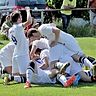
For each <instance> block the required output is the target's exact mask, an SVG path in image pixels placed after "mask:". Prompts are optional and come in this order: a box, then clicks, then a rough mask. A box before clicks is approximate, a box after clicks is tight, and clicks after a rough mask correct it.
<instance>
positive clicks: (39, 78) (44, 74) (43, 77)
mask: <svg viewBox="0 0 96 96" xmlns="http://www.w3.org/2000/svg"><path fill="white" fill-rule="evenodd" d="M49 74H50V70H42V69H40V68H38V73H37V74H35V73H34V74H33V76H32V80H31V83H36V84H37V83H39V84H44V83H53V84H54V83H56V78H54V79H50V77H49Z"/></svg>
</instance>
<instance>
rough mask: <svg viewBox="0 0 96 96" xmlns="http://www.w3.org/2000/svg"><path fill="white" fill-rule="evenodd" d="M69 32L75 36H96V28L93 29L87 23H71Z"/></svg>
mask: <svg viewBox="0 0 96 96" xmlns="http://www.w3.org/2000/svg"><path fill="white" fill-rule="evenodd" d="M95 31H96V30H95ZM68 33H70V34H72V35H73V36H75V37H96V34H95V32H94V30H92V31H91V27H90V25H86V26H84V27H83V26H81V27H77V26H72V25H70V26H69V27H68Z"/></svg>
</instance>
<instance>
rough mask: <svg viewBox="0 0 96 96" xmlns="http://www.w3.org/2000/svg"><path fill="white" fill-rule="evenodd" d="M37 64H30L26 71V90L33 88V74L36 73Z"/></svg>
mask: <svg viewBox="0 0 96 96" xmlns="http://www.w3.org/2000/svg"><path fill="white" fill-rule="evenodd" d="M34 69H35V63H34V62H30V64H29V66H28V67H27V70H26V83H25V86H24V88H30V87H31V81H32V78H33V74H34V73H35V70H34Z"/></svg>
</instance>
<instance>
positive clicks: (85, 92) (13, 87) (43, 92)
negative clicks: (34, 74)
mask: <svg viewBox="0 0 96 96" xmlns="http://www.w3.org/2000/svg"><path fill="white" fill-rule="evenodd" d="M77 40H78V42H79V44H80V46H81V48H82V49H83V51H84V53H85V54H87V55H91V56H93V57H95V58H96V38H88V37H87V38H77ZM0 42H3V43H4V45H5V44H6V43H8V41H0ZM4 45H1V44H0V48H2V47H3V46H4ZM2 82H3V81H2V80H1V79H0V96H96V83H79V85H78V87H74V86H72V87H69V88H63V86H61V85H59V84H55V85H52V84H44V85H32V88H30V89H24V84H17V83H15V82H11V83H10V84H9V85H3V84H2Z"/></svg>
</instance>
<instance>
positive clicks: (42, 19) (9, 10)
mask: <svg viewBox="0 0 96 96" xmlns="http://www.w3.org/2000/svg"><path fill="white" fill-rule="evenodd" d="M12 9H13V7H11V6H10V7H7V6H5V7H3V8H0V13H7V12H12ZM91 9H96V8H73V9H70V10H78V11H79V10H91ZM19 10H25V9H19ZM30 10H32V11H33V12H41V23H43V22H44V12H48V11H61V10H68V9H37V8H34V9H30Z"/></svg>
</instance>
